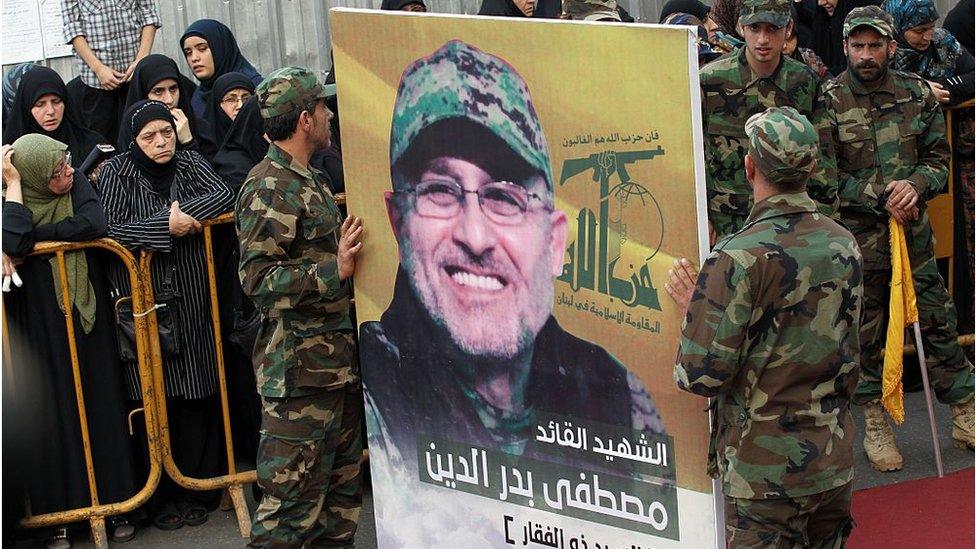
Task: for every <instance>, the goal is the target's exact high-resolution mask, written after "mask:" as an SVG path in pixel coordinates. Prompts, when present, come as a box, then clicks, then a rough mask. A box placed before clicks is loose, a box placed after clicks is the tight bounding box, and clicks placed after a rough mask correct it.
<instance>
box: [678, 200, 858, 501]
mask: <svg viewBox="0 0 976 549" xmlns="http://www.w3.org/2000/svg"><path fill="white" fill-rule="evenodd" d="M861 274H862V271H861V256H860V253H859V252H858V249H857V244H856V243H855V242H854V237H853V236H851V234H850V233H849V232H848V231H847V230H846V229H844V228H843V227H841V226H840V225H839V224H837V223H836V222H834V221H833V220H832V219H829V218H828V217H826V216H824V215H822V214H820V213H819V212H817V205H816V204H815V203H814V202H813V200H811V199H810V197H809V196H807V194H806V193H804V192H798V193H789V194H780V195H776V196H773V197H770V198H768V199H766V200H763V201H761V202H759V203H758V204H756V206H755V208H754V209H753V211H752V213H751V215H750V216H749V220H748V221H747V222H746V226H745V228H743V230H742V231H740V232H739V233H737V234H735V235H733V236H732V237H730V238H728V239H726V240H724V241H722V242H720V243H719V244H718V245H717V246H716V248H715V250H714V251H713V252H712V254H711V256H709V258H708V260H707V261H706V262H705V264H704V265H703V266H702V270H701V274H700V275H699V276H698V285H697V287H696V288H695V292H694V295H693V296H692V299H691V303H690V304H689V306H688V314H687V315H686V317H685V322H684V325H683V327H682V337H681V346H680V349H679V352H678V359H677V364H676V366H675V369H674V377H675V381H676V382H677V384H678V387H679V388H681V389H684V390H686V391H690V392H692V393H695V394H699V395H703V396H709V397H717V398H716V399H715V401H714V406H715V417H716V423H715V425H714V430H713V432H712V441H711V442H712V445H711V450H710V455H709V473H711V474H712V475H713V476H716V477H718V476H721V479H722V485H723V489H724V491H725V495H727V496H730V497H735V498H745V499H764V498H782V497H800V496H804V495H809V494H816V493H820V492H824V491H826V490H829V489H831V488H836V487H838V486H842V485H844V484H845V483H847V482H850V480H851V478H852V476H853V459H854V457H853V443H854V438H855V435H854V422H853V420H852V418H851V413H850V398H851V395H852V394H853V392H854V388H855V387H856V385H857V377H858V356H859V352H860V345H859V343H858V328H859V326H860V314H861V293H862V279H861Z"/></svg>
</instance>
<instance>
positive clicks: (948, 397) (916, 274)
mask: <svg viewBox="0 0 976 549" xmlns="http://www.w3.org/2000/svg"><path fill="white" fill-rule="evenodd" d="M923 221H924V222H917V223H913V224H911V225H910V226H909V227H908V234H907V235H906V237H907V238H908V255H909V258H910V260H911V263H912V280H913V281H914V283H915V295H916V298H917V302H918V316H919V325H920V328H921V331H922V345H923V347H924V349H925V355H926V363H925V366H926V369H927V370H928V373H929V381H930V383H931V385H932V389H933V390H934V391H935V394H936V396H937V397H938V399H939V401H941V402H943V403H945V404H959V403H961V402H964V401H966V400H968V399H971V398H972V396H973V366H972V364H970V363H969V360H967V359H966V356H965V355H964V354H963V352H962V349H961V348H960V347H959V343H958V341H957V337H958V334H957V332H956V308H955V305H954V304H953V301H952V298H951V297H950V296H949V292H948V291H946V286H945V282H943V280H942V275H940V274H939V269H938V267H937V266H936V263H935V239H934V238H933V236H932V226H931V225H930V224H929V223H928V220H927V218H926V219H924V220H923ZM890 286H891V270H890V269H887V270H884V269H876V268H875V269H868V268H865V270H864V301H863V303H862V317H861V318H862V320H861V338H860V339H861V373H860V377H859V378H858V384H857V390H856V391H855V393H854V399H853V400H854V403H855V404H860V405H863V404H866V403H868V402H871V401H873V400H877V399H879V398H881V373H882V366H883V364H884V361H883V359H882V356H881V351H882V349H884V344H885V337H886V333H887V329H888V297H889V294H890ZM910 333H911V328H909V332H908V334H906V338H905V340H906V342H908V341H914V335H909V334H910ZM904 367H905V368H913V367H917V362H916V361H914V359H906V360H905V363H904Z"/></svg>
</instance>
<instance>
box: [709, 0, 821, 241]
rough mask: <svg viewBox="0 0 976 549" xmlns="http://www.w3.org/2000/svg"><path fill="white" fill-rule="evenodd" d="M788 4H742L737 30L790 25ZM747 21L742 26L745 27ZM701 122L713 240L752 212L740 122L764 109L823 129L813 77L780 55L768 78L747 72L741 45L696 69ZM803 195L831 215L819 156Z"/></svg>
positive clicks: (764, 0)
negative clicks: (790, 112)
mask: <svg viewBox="0 0 976 549" xmlns="http://www.w3.org/2000/svg"><path fill="white" fill-rule="evenodd" d="M789 14H790V4H789V1H788V0H746V1H745V2H744V3H743V6H742V11H741V14H740V18H739V21H740V22H742V24H743V25H747V24H750V23H753V22H768V23H771V24H774V25H776V26H780V27H782V26H785V25H786V24H787V23H788V22H789V20H790V15H789ZM746 21H747V22H746ZM700 77H701V93H702V122H703V123H704V136H705V165H706V166H707V168H706V170H707V171H706V174H705V175H706V184H707V189H708V219H709V221H710V222H711V223H712V227H713V228H714V229H715V232H716V233H718V236H719V237H720V238H721V237H724V236H728V235H730V234H732V233H734V232H736V231H738V230H739V229H741V228H742V226H743V224H744V223H745V220H746V217H747V216H748V215H749V210H750V208H751V207H752V194H751V191H750V190H749V183H748V182H747V181H746V176H745V171H744V170H743V164H742V162H743V158H744V157H745V155H746V150H747V149H748V146H749V142H748V139H747V138H746V134H745V130H744V127H745V122H746V120H748V119H749V117H750V116H752V115H754V114H756V113H760V112H763V111H764V110H766V109H767V108H768V107H775V106H782V107H793V108H795V109H796V110H798V111H800V113H801V114H803V115H804V116H806V117H808V118H809V119H810V120H811V121H812V122H813V124H814V126H816V127H818V128H823V124H822V121H821V112H820V109H819V107H818V98H819V84H818V82H819V80H820V79H819V78H818V77H817V75H816V74H815V73H814V72H813V71H812V70H811V69H810V68H809V67H807V66H806V65H804V64H803V63H801V62H799V61H796V60H795V59H791V58H789V57H787V56H786V55H783V56H781V57H780V64H779V67H777V68H776V71H775V72H774V73H773V74H772V75H771V76H769V77H768V78H761V77H759V76H757V75H756V74H755V73H753V72H752V69H751V68H750V67H749V62H748V60H747V59H746V46H742V47H741V48H740V49H738V50H734V51H732V52H730V53H728V54H726V55H724V56H722V57H720V58H718V59H716V60H715V61H712V62H711V63H709V64H707V65H705V66H704V67H702V69H701V74H700ZM808 188H809V193H810V196H811V198H813V199H814V200H815V201H817V203H818V208H819V210H820V211H821V212H822V213H824V214H826V215H828V216H833V215H834V214H835V213H836V211H837V186H836V179H835V176H834V163H833V160H832V159H831V158H830V156H829V155H821V156H820V158H819V160H818V165H817V172H816V173H815V174H814V176H813V178H812V180H811V181H810V184H809V187H808Z"/></svg>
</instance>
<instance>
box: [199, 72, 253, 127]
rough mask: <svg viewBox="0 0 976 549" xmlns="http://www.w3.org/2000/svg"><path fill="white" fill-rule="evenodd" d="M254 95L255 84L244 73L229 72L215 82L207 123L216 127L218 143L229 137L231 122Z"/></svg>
mask: <svg viewBox="0 0 976 549" xmlns="http://www.w3.org/2000/svg"><path fill="white" fill-rule="evenodd" d="M252 95H254V84H253V83H252V82H251V79H250V78H249V77H248V76H247V75H246V74H244V73H241V72H229V73H227V74H225V75H223V76H221V77H220V78H217V80H216V81H215V82H214V85H213V93H211V94H210V98H209V99H210V105H209V107H208V108H207V116H208V117H209V118H208V119H207V123H208V124H210V127H212V128H213V129H214V137H215V138H216V139H215V141H216V142H217V143H221V144H222V143H223V142H224V140H225V139H227V133H228V132H229V131H230V126H231V124H233V123H234V119H235V118H237V115H238V113H239V112H240V111H241V109H242V108H243V106H244V103H245V102H247V100H248V99H249V98H250V97H251V96H252Z"/></svg>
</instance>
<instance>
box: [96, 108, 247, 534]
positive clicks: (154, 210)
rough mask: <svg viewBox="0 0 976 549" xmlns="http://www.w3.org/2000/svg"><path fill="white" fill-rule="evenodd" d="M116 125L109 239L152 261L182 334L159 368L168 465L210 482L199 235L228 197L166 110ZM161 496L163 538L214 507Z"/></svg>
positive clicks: (213, 411)
mask: <svg viewBox="0 0 976 549" xmlns="http://www.w3.org/2000/svg"><path fill="white" fill-rule="evenodd" d="M122 124H123V125H124V126H125V129H126V130H127V131H129V132H130V133H131V135H133V136H134V139H133V141H132V142H131V143H130V144H129V146H128V148H127V150H125V151H124V152H122V153H120V154H119V155H118V156H116V157H115V158H113V159H112V160H110V161H109V162H108V163H107V164H106V165H105V167H104V168H103V169H102V174H101V187H102V191H101V196H102V204H103V205H104V207H105V214H106V217H107V218H108V234H109V236H110V237H112V238H114V239H116V240H117V241H119V242H120V243H122V244H123V245H124V246H126V247H128V248H130V249H132V250H134V251H135V250H140V249H142V250H152V251H154V252H155V257H154V258H153V262H152V280H153V292H154V295H155V296H156V298H157V300H163V299H164V298H166V297H168V298H169V299H168V300H167V303H168V305H169V306H170V308H171V309H170V311H171V314H172V316H173V317H174V318H175V319H176V321H177V322H176V323H177V324H178V330H177V335H176V337H175V340H176V341H175V343H176V350H175V352H171V353H170V354H168V355H167V356H166V357H164V359H163V362H164V368H163V371H164V384H165V389H166V406H167V410H168V417H169V428H170V440H171V443H172V449H173V453H174V456H173V457H174V459H175V461H176V464H177V466H178V467H179V468H180V470H181V471H182V472H183V474H184V475H187V476H190V477H197V478H206V477H211V476H214V475H215V474H217V472H218V467H219V465H218V463H219V457H218V450H219V446H220V442H219V433H218V431H219V421H218V418H219V413H218V411H217V407H216V399H215V395H216V392H217V370H216V354H215V343H214V337H213V327H212V324H211V317H210V305H209V303H210V301H209V290H208V288H209V286H208V283H207V267H206V258H205V257H204V247H203V238H202V235H200V234H199V233H200V232H201V229H202V227H201V224H200V221H201V220H204V219H207V218H211V217H215V216H217V215H219V214H221V213H223V212H225V211H227V210H229V209H230V207H231V206H232V204H233V194H232V193H231V190H230V188H229V187H227V185H226V184H225V183H224V182H223V181H222V180H221V179H220V178H219V177H218V176H217V174H216V173H214V171H213V169H212V168H211V167H210V164H208V163H207V161H206V160H204V158H203V157H202V156H200V154H199V153H197V152H196V151H193V150H186V149H178V148H177V146H176V140H177V123H176V120H174V118H173V114H172V113H171V111H170V109H169V108H168V107H167V106H166V105H165V104H163V103H160V102H158V101H138V102H136V103H134V104H133V105H132V106H130V107H129V108H128V109H127V110H126V112H125V114H124V116H123V118H122ZM111 275H112V282H113V284H114V287H115V288H116V289H117V290H118V291H119V294H120V295H123V296H124V295H129V292H130V290H129V286H128V278H127V277H126V276H124V273H123V272H122V271H120V270H116V271H114V272H112V273H111ZM125 382H126V391H127V396H128V397H129V398H130V399H134V398H137V397H138V395H139V390H140V387H139V377H138V375H137V371H136V367H135V364H128V365H127V367H126V369H125ZM157 496H158V498H159V501H158V503H159V506H158V509H157V510H156V512H155V519H154V522H155V524H156V526H157V527H159V528H161V529H175V528H179V527H180V526H182V525H184V524H187V525H191V526H194V525H198V524H202V523H203V522H204V521H206V520H207V512H208V507H210V506H211V505H214V504H216V500H215V499H214V498H212V497H210V495H209V494H200V493H193V492H190V491H188V490H185V489H182V488H179V487H177V486H176V484H174V483H172V481H168V480H165V479H164V481H163V482H162V483H161V484H160V488H159V490H158V491H157ZM200 496H204V497H200Z"/></svg>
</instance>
